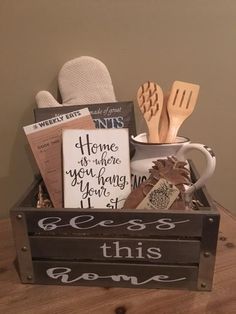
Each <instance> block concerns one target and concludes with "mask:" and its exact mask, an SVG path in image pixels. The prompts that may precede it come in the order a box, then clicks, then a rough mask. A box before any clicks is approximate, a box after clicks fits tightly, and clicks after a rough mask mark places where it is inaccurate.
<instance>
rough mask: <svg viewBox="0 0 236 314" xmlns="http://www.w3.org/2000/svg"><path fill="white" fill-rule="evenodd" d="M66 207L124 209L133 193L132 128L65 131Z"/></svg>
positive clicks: (64, 173)
mask: <svg viewBox="0 0 236 314" xmlns="http://www.w3.org/2000/svg"><path fill="white" fill-rule="evenodd" d="M63 165H64V170H63V175H64V206H65V207H69V208H75V207H79V208H110V209H118V208H122V206H123V204H124V201H125V199H126V197H127V196H128V195H129V193H130V192H131V185H130V161H129V134H128V129H99V130H64V131H63Z"/></svg>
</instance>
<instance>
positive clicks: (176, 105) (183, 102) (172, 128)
mask: <svg viewBox="0 0 236 314" xmlns="http://www.w3.org/2000/svg"><path fill="white" fill-rule="evenodd" d="M199 88H200V86H199V85H196V84H190V83H185V82H180V81H175V82H174V83H173V86H172V89H171V93H170V97H169V99H168V103H167V112H168V115H169V130H168V134H167V137H166V143H173V142H174V141H175V138H176V135H177V133H178V130H179V128H180V126H181V125H182V123H183V122H184V120H185V119H187V118H188V117H189V116H190V115H191V113H192V112H193V110H194V108H195V105H196V102H197V97H198V92H199Z"/></svg>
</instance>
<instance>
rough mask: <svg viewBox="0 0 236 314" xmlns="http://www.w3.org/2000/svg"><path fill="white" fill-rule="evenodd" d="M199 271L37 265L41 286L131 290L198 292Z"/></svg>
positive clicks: (138, 266) (188, 268) (134, 266)
mask: <svg viewBox="0 0 236 314" xmlns="http://www.w3.org/2000/svg"><path fill="white" fill-rule="evenodd" d="M197 272H198V269H197V267H194V266H160V265H159V266H156V265H155V266H154V265H145V264H119V263H81V262H54V261H53V262H47V261H34V275H35V278H36V282H37V283H39V284H57V285H81V286H83V285H84V286H102V287H129V288H131V287H132V288H162V289H167V288H169V289H174V288H178V289H181V288H182V289H193V290H195V289H196V288H197V286H196V282H197Z"/></svg>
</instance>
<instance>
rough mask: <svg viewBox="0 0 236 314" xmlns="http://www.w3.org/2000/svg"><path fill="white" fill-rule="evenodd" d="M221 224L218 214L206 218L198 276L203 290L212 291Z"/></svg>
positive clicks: (199, 284) (199, 285)
mask: <svg viewBox="0 0 236 314" xmlns="http://www.w3.org/2000/svg"><path fill="white" fill-rule="evenodd" d="M219 223H220V215H219V214H218V213H216V214H214V215H205V217H204V221H203V233H202V239H201V253H200V264H199V274H198V287H199V289H202V290H211V288H212V285H213V276H214V267H215V258H216V247H217V240H218V233H219Z"/></svg>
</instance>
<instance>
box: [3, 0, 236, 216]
mask: <svg viewBox="0 0 236 314" xmlns="http://www.w3.org/2000/svg"><path fill="white" fill-rule="evenodd" d="M235 30H236V1H235V0H224V1H222V0H207V1H206V0H198V1H194V0H192V1H190V0H177V1H171V0H162V1H161V0H145V1H144V0H142V1H141V0H120V1H115V0H96V1H95V0H93V1H91V0H84V1H79V0H77V1H76V0H50V1H49V0H40V1H36V0H35V1H34V0H21V1H18V0H5V1H4V0H1V1H0V39H1V43H0V51H1V58H0V82H1V84H0V95H1V115H0V126H1V132H0V136H1V163H0V191H1V213H0V215H1V216H2V217H3V216H7V215H8V211H9V208H10V207H11V206H12V205H13V204H14V202H15V201H16V200H17V199H18V198H19V196H20V195H21V194H22V192H24V191H25V189H26V187H27V186H28V185H29V183H30V182H31V180H32V178H33V172H34V171H35V166H34V164H33V162H32V156H31V154H30V152H29V151H28V148H27V146H26V139H25V136H24V134H23V131H22V126H23V125H26V124H30V123H32V122H33V114H32V109H33V108H34V107H35V101H34V97H35V94H36V93H37V92H38V91H39V90H42V89H45V90H49V91H50V92H52V93H53V94H54V95H56V93H57V81H56V78H57V73H58V70H59V69H60V67H61V66H62V65H63V64H64V63H65V62H66V61H67V60H70V59H72V58H75V57H78V56H81V55H90V56H94V57H97V58H99V59H101V60H102V61H103V62H104V63H105V64H106V65H107V67H108V68H109V70H110V73H111V76H112V79H113V84H114V87H115V92H116V95H117V98H118V99H119V100H129V99H134V98H135V93H136V90H137V87H138V86H139V84H140V83H142V82H143V81H145V80H154V81H156V82H157V83H159V84H160V85H161V86H162V87H163V88H164V89H165V90H168V89H169V88H170V86H171V84H172V82H173V81H174V80H183V81H190V82H196V83H199V84H200V85H201V90H200V98H199V102H198V105H197V108H196V111H195V112H194V115H193V116H192V117H191V118H189V120H188V121H186V123H185V124H184V126H183V128H182V130H181V134H183V135H186V136H188V137H190V138H191V139H192V140H193V141H198V142H202V143H205V144H207V145H209V146H211V147H212V148H213V150H214V151H215V153H216V155H217V170H216V173H215V175H214V177H213V178H212V179H211V180H210V181H209V183H208V184H207V187H208V190H209V192H210V193H211V195H212V196H213V197H214V198H215V199H216V200H217V201H219V202H220V203H222V205H224V206H225V207H228V208H230V209H232V210H233V209H235V203H236V193H235V191H234V190H235V189H234V186H235V182H236V171H235V168H236V167H235V130H234V127H235V126H236V119H235V116H236V93H235V90H236V75H235V73H236V61H235V60H236V40H235ZM141 129H142V123H139V130H141Z"/></svg>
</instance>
